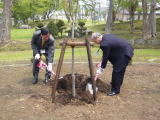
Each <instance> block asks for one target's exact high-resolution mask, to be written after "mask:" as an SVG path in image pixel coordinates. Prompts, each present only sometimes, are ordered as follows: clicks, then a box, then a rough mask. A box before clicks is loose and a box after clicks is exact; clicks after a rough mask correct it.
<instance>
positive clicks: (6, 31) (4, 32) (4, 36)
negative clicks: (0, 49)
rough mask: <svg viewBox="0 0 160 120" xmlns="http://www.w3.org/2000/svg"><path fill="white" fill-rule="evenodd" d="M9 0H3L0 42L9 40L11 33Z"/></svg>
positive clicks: (10, 3) (10, 2) (10, 4)
mask: <svg viewBox="0 0 160 120" xmlns="http://www.w3.org/2000/svg"><path fill="white" fill-rule="evenodd" d="M11 6H12V1H11V0H4V7H3V18H2V23H1V24H0V28H1V29H0V43H7V42H9V41H10V37H11V36H10V33H11Z"/></svg>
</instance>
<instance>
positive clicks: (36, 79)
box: [32, 75, 38, 84]
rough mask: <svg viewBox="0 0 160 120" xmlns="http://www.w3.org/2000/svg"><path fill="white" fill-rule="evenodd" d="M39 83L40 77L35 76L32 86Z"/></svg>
mask: <svg viewBox="0 0 160 120" xmlns="http://www.w3.org/2000/svg"><path fill="white" fill-rule="evenodd" d="M37 82H38V75H35V76H34V79H33V80H32V84H36V83H37Z"/></svg>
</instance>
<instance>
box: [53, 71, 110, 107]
mask: <svg viewBox="0 0 160 120" xmlns="http://www.w3.org/2000/svg"><path fill="white" fill-rule="evenodd" d="M88 83H91V78H90V77H89V76H87V75H84V74H78V73H75V88H76V97H75V98H73V97H72V74H66V75H65V76H63V77H61V78H60V79H59V80H58V86H57V92H58V94H57V95H56V103H61V104H63V105H66V104H77V105H80V104H84V103H88V104H91V103H93V102H94V100H93V95H92V94H90V92H89V91H86V85H87V84H88ZM96 86H97V88H98V92H97V95H98V93H100V92H101V93H106V92H107V91H109V90H110V86H109V85H107V84H106V83H104V82H103V81H102V80H100V79H97V81H96Z"/></svg>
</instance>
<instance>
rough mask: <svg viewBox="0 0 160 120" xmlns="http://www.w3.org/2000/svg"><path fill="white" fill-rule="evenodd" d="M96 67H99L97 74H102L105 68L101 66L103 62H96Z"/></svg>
mask: <svg viewBox="0 0 160 120" xmlns="http://www.w3.org/2000/svg"><path fill="white" fill-rule="evenodd" d="M96 67H97V71H96V74H97V75H100V74H102V72H103V71H104V69H103V68H101V63H98V64H96Z"/></svg>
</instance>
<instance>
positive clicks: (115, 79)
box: [111, 57, 130, 93]
mask: <svg viewBox="0 0 160 120" xmlns="http://www.w3.org/2000/svg"><path fill="white" fill-rule="evenodd" d="M129 61H130V58H128V57H126V59H125V62H126V66H125V67H124V68H122V69H121V70H120V71H117V70H115V69H113V72H112V82H111V85H112V88H111V91H114V92H117V93H119V92H120V88H121V85H122V83H123V78H124V74H125V71H126V67H127V65H128V63H129Z"/></svg>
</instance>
